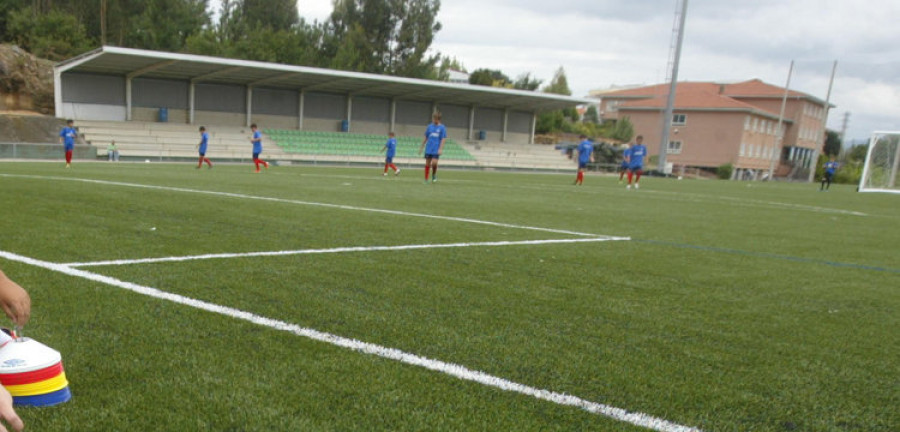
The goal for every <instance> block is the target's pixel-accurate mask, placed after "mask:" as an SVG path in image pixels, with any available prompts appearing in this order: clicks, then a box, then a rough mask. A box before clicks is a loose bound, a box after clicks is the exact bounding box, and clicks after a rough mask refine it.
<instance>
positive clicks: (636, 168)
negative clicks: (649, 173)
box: [628, 165, 644, 171]
mask: <svg viewBox="0 0 900 432" xmlns="http://www.w3.org/2000/svg"><path fill="white" fill-rule="evenodd" d="M643 169H644V166H643V165H631V166H629V167H628V170H629V171H641V170H643Z"/></svg>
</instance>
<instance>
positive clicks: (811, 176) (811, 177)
mask: <svg viewBox="0 0 900 432" xmlns="http://www.w3.org/2000/svg"><path fill="white" fill-rule="evenodd" d="M835 71H837V60H835V61H834V66H832V67H831V80H829V81H828V94H827V95H826V96H825V117H823V118H822V130H820V131H819V134H818V135H819V136H818V137H816V148H814V149H813V151H812V160H811V161H810V163H809V165H810V166H809V182H812V181H813V180H814V179H815V177H816V163H817V162H818V160H819V148H820V147H821V146H822V145H823V144H824V142H825V123H826V122H827V121H828V111H829V109H830V107H831V87H832V86H833V85H834V72H835Z"/></svg>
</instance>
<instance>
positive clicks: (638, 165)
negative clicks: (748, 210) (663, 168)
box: [625, 135, 647, 189]
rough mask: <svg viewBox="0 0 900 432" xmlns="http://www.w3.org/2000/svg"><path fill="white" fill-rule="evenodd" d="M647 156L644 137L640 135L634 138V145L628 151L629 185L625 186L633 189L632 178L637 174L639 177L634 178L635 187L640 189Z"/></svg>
mask: <svg viewBox="0 0 900 432" xmlns="http://www.w3.org/2000/svg"><path fill="white" fill-rule="evenodd" d="M645 157H647V147H646V146H644V137H643V136H641V135H638V136H637V138H635V139H634V145H632V146H631V148H630V149H629V151H628V186H625V187H626V188H627V189H631V180H632V177H633V176H634V175H635V174H637V178H636V179H635V180H634V188H635V189H639V188H640V187H641V185H640V182H641V174H643V173H644V158H645Z"/></svg>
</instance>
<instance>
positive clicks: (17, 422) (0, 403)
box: [0, 386, 25, 432]
mask: <svg viewBox="0 0 900 432" xmlns="http://www.w3.org/2000/svg"><path fill="white" fill-rule="evenodd" d="M0 418H2V419H3V420H4V421H5V422H6V424H8V425H9V427H10V428H11V429H12V430H14V431H16V432H21V431H22V429H25V422H23V421H22V419H21V418H19V415H18V414H16V410H15V409H14V408H13V398H12V396H11V395H10V394H9V390H7V389H6V387H3V386H0ZM6 430H7V429H6V428H4V427H3V425H2V424H0V431H3V432H6Z"/></svg>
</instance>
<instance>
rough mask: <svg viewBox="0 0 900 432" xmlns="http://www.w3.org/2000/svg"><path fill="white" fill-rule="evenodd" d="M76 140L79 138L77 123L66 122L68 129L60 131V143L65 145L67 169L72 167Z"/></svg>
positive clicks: (72, 121)
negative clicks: (76, 128)
mask: <svg viewBox="0 0 900 432" xmlns="http://www.w3.org/2000/svg"><path fill="white" fill-rule="evenodd" d="M75 138H78V131H77V130H75V121H74V120H72V119H69V120H66V127H64V128H62V130H61V131H59V143H60V144H62V145H63V148H64V149H65V151H66V168H69V167H71V166H72V152H73V151H74V150H75Z"/></svg>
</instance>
